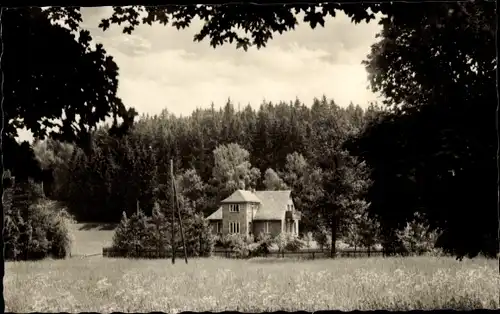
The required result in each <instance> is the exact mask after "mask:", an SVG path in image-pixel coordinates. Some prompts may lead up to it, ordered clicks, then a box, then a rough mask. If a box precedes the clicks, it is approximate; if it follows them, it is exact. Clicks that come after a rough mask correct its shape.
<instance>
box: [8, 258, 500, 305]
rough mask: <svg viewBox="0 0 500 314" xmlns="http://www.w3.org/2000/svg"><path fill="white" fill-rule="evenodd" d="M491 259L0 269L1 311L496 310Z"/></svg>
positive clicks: (107, 262)
mask: <svg viewBox="0 0 500 314" xmlns="http://www.w3.org/2000/svg"><path fill="white" fill-rule="evenodd" d="M496 270H497V266H496V261H494V260H485V259H475V260H467V261H465V260H464V261H463V262H458V261H456V260H455V259H452V258H430V257H415V258H406V259H403V258H388V259H383V258H366V259H338V260H315V261H302V262H298V261H283V260H279V259H274V260H272V259H254V260H247V261H241V260H225V259H215V258H213V259H198V260H190V261H189V264H188V265H185V264H184V263H183V261H182V260H179V261H178V262H177V263H176V264H175V265H171V263H170V261H169V260H125V259H104V258H101V257H93V258H87V259H70V260H61V261H54V260H47V261H42V262H9V263H6V276H5V279H4V287H5V293H4V296H5V304H6V311H11V312H35V311H39V312H46V311H50V312H59V311H65V312H66V311H67V312H80V311H92V312H114V311H120V312H149V311H164V312H174V313H175V312H178V311H187V310H190V311H214V312H215V311H217V312H218V311H224V310H237V311H242V312H262V311H276V310H288V311H296V310H307V311H314V310H325V309H339V310H355V309H360V310H374V309H389V310H395V309H399V310H411V309H440V308H453V309H477V308H489V309H493V308H499V307H500V306H499V300H498V295H499V294H500V285H499V283H500V277H499V275H498V273H497V271H496Z"/></svg>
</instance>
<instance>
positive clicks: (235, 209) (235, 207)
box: [229, 204, 240, 213]
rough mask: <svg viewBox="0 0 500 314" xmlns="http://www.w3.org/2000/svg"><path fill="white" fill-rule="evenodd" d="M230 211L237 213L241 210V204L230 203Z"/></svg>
mask: <svg viewBox="0 0 500 314" xmlns="http://www.w3.org/2000/svg"><path fill="white" fill-rule="evenodd" d="M229 211H230V212H232V213H237V212H239V211H240V204H230V205H229Z"/></svg>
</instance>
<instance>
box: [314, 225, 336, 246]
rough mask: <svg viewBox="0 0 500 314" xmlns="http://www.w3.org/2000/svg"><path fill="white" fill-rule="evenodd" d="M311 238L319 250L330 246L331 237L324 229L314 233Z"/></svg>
mask: <svg viewBox="0 0 500 314" xmlns="http://www.w3.org/2000/svg"><path fill="white" fill-rule="evenodd" d="M313 237H314V240H316V243H317V244H318V246H319V248H320V249H321V250H323V249H325V248H327V247H330V246H331V245H332V237H331V235H330V234H329V233H328V231H327V230H326V229H320V230H318V231H316V232H314V233H313Z"/></svg>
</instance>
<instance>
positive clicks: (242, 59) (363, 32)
mask: <svg viewBox="0 0 500 314" xmlns="http://www.w3.org/2000/svg"><path fill="white" fill-rule="evenodd" d="M110 12H111V9H110V8H109V7H100V8H99V7H97V8H85V9H84V10H83V12H82V13H83V17H84V24H85V27H86V28H87V29H89V30H90V31H91V34H92V36H93V37H94V39H95V40H96V41H97V42H101V43H102V44H103V45H104V47H105V49H106V50H107V51H108V52H109V53H110V54H111V55H112V56H113V57H114V58H115V62H116V63H117V64H118V66H119V68H120V71H119V74H120V76H119V78H120V83H119V91H118V95H119V97H121V98H122V99H123V101H124V103H125V104H126V105H130V106H133V107H135V108H136V109H137V110H138V111H139V113H150V114H155V113H159V112H161V111H162V110H163V109H164V108H167V109H168V111H170V112H172V113H175V114H182V115H188V114H190V113H191V112H192V111H193V110H194V109H195V108H196V107H208V106H210V104H211V103H212V102H214V104H215V106H216V107H219V106H223V105H224V104H225V103H226V101H227V99H228V97H229V98H231V100H233V101H234V103H235V104H236V105H237V104H238V103H240V104H241V105H242V106H244V105H246V104H248V103H250V104H251V105H252V106H254V107H255V108H258V107H259V106H260V104H261V103H262V100H263V99H266V100H269V101H280V100H294V99H295V97H299V98H300V99H302V100H304V101H305V102H306V103H310V102H311V101H312V99H313V98H314V97H321V96H322V95H323V94H326V96H327V97H329V98H333V99H335V101H336V102H337V103H338V104H339V105H341V106H343V105H348V104H349V102H351V101H352V102H354V103H357V104H359V105H361V106H366V104H367V103H368V102H369V101H374V100H376V98H375V95H373V94H372V93H371V91H370V90H368V89H367V86H368V82H367V75H366V71H365V69H364V67H363V66H362V65H361V61H362V60H363V59H365V57H366V55H367V54H368V52H369V50H370V46H371V45H372V44H373V43H374V41H375V34H376V33H377V32H378V30H379V28H380V26H379V25H377V23H376V22H371V23H369V24H366V23H364V22H363V23H362V24H358V25H355V24H353V23H351V21H350V19H349V18H348V17H347V16H345V15H344V14H339V15H338V16H337V17H335V18H331V19H330V20H328V21H327V23H325V28H322V27H318V28H316V29H315V30H312V29H311V28H310V27H309V26H308V25H305V24H304V25H298V27H297V28H296V30H295V31H291V32H288V33H285V34H283V35H279V34H277V35H276V37H275V38H274V39H273V40H271V41H270V42H269V44H268V46H267V47H265V48H263V49H260V50H257V49H256V48H251V49H249V50H248V51H247V52H245V51H244V50H242V49H238V50H237V49H236V47H235V45H234V44H233V45H230V44H228V45H225V46H222V47H218V48H216V49H214V48H212V47H211V46H210V45H209V41H208V40H206V41H203V42H200V43H198V42H193V36H194V34H195V33H196V32H198V31H199V30H200V28H201V23H200V22H199V21H197V23H194V24H193V25H192V26H191V27H189V28H186V29H184V30H182V29H181V30H179V31H178V30H177V29H175V28H174V27H171V26H163V25H158V24H154V25H152V26H149V25H141V26H139V27H138V28H137V29H136V31H135V32H134V33H132V35H126V34H123V33H122V32H121V28H120V27H118V26H113V27H111V28H110V29H108V30H107V31H105V32H103V31H102V30H101V29H99V28H98V27H97V26H98V24H99V22H100V20H101V19H102V18H103V17H105V16H109V14H110Z"/></svg>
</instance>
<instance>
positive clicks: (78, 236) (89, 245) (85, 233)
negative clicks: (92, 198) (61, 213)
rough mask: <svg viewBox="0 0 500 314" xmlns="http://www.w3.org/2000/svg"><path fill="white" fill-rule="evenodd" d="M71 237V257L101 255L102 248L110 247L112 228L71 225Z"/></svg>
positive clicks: (97, 224)
mask: <svg viewBox="0 0 500 314" xmlns="http://www.w3.org/2000/svg"><path fill="white" fill-rule="evenodd" d="M70 231H71V233H72V235H73V245H72V247H71V254H72V256H83V255H96V254H101V253H102V248H103V247H107V246H110V245H111V241H112V239H113V234H114V226H109V225H105V224H100V223H78V224H71V225H70Z"/></svg>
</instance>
